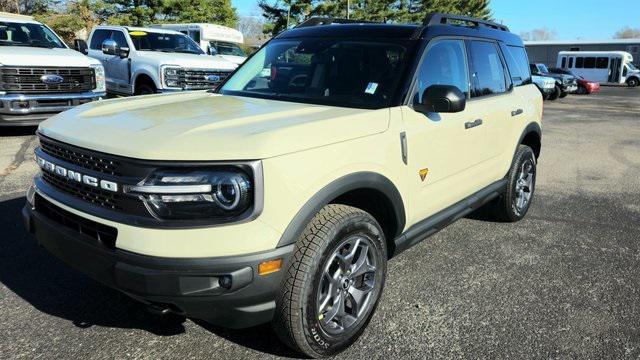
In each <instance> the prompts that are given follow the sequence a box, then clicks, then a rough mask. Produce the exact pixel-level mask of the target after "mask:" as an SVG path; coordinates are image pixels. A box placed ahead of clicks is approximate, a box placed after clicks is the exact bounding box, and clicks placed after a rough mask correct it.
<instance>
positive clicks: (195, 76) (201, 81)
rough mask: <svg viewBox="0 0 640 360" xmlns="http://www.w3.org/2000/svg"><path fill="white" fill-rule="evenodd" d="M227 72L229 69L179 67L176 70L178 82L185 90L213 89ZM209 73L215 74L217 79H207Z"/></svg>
mask: <svg viewBox="0 0 640 360" xmlns="http://www.w3.org/2000/svg"><path fill="white" fill-rule="evenodd" d="M229 74H231V71H220V70H200V69H181V70H180V71H179V72H178V76H179V80H178V83H179V85H180V87H181V88H183V89H185V90H203V89H213V88H215V87H216V86H217V85H218V84H219V83H220V82H222V81H223V80H224V79H226V78H227V76H229ZM210 75H214V76H217V77H218V78H219V79H218V81H210V80H208V79H207V77H208V76H210Z"/></svg>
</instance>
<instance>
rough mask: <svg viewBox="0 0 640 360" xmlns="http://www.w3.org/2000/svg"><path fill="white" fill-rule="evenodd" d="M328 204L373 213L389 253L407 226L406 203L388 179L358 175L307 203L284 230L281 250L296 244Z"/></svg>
mask: <svg viewBox="0 0 640 360" xmlns="http://www.w3.org/2000/svg"><path fill="white" fill-rule="evenodd" d="M328 204H343V205H349V206H353V207H357V208H359V209H362V210H364V211H367V212H368V213H370V214H371V215H372V216H373V217H374V218H375V219H376V220H377V221H378V223H380V226H381V227H382V229H383V231H384V233H385V237H386V242H387V250H390V251H389V252H388V253H389V254H393V251H392V250H393V247H394V246H395V243H394V239H395V238H396V237H397V236H399V235H400V233H401V232H402V230H403V229H404V226H405V221H406V219H405V211H404V202H403V200H402V196H401V195H400V192H399V191H398V189H397V188H396V186H395V185H394V184H393V183H392V182H391V180H389V179H388V178H387V177H385V176H383V175H381V174H378V173H374V172H357V173H353V174H349V175H346V176H343V177H341V178H339V179H337V180H334V181H333V182H331V183H329V184H328V185H326V186H325V187H323V188H322V189H321V190H320V191H318V192H317V193H316V194H315V195H314V196H312V197H311V199H309V201H307V202H306V203H305V204H304V205H303V206H302V208H301V209H300V210H299V211H298V213H297V214H296V215H295V216H294V218H293V219H292V220H291V222H290V223H289V225H288V226H287V228H286V229H285V231H284V233H283V234H282V237H281V238H280V241H279V242H278V247H281V246H286V245H290V244H293V243H295V242H296V241H297V240H298V238H299V237H300V234H302V232H303V231H304V229H305V227H306V226H307V224H308V223H309V222H310V221H311V219H313V217H314V216H315V215H316V214H317V213H318V211H320V209H322V207H324V206H325V205H328Z"/></svg>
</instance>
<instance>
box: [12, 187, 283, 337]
mask: <svg viewBox="0 0 640 360" xmlns="http://www.w3.org/2000/svg"><path fill="white" fill-rule="evenodd" d="M32 198H35V200H36V201H33V203H34V204H33V205H32V204H31V203H29V202H28V203H27V204H26V206H25V207H24V208H23V210H22V216H23V220H24V224H25V226H26V228H27V229H28V230H29V232H31V233H33V234H34V235H35V237H36V238H37V240H38V243H39V244H40V245H42V246H43V247H45V248H46V249H47V250H49V251H50V252H51V253H52V254H53V255H55V256H56V257H58V258H59V259H61V260H62V261H64V262H66V263H67V264H68V265H70V266H71V267H73V268H75V269H77V270H79V271H80V272H82V273H85V274H86V275H88V276H90V277H92V278H94V279H95V280H98V281H100V282H102V283H103V284H105V285H107V286H110V287H112V288H115V289H117V290H120V291H122V292H124V293H126V294H127V295H129V296H131V297H133V298H135V299H137V300H139V301H142V302H144V303H146V304H148V305H149V306H150V308H151V309H152V310H155V311H157V312H160V313H167V312H172V313H177V314H182V315H186V316H188V317H192V318H197V319H202V320H205V321H207V322H210V323H213V324H217V325H221V326H225V327H230V328H245V327H250V326H254V325H258V324H261V323H265V322H268V321H270V320H271V319H272V318H273V313H274V310H275V298H276V292H277V290H278V288H279V286H280V282H281V280H282V276H283V273H284V269H285V268H286V264H287V261H288V259H289V256H290V254H291V252H292V250H293V246H292V245H291V246H286V247H281V248H277V249H275V250H271V251H267V252H261V253H254V254H247V255H240V256H227V257H217V258H164V257H154V256H146V255H141V254H135V253H131V252H128V251H124V250H120V249H117V248H116V247H115V246H109V244H107V243H105V242H103V241H100V240H99V239H97V238H96V237H92V236H89V235H86V234H89V233H90V229H91V226H90V224H88V223H85V222H83V221H87V219H78V216H77V215H74V214H71V215H69V214H70V213H68V212H66V211H65V210H63V209H61V208H59V207H57V206H55V205H54V204H52V203H49V202H47V201H46V200H45V199H44V198H40V197H39V195H37V194H35V195H32ZM40 201H44V202H45V203H42V204H41V203H39V202H40ZM49 206H53V207H54V210H55V211H59V212H58V213H55V216H52V215H51V210H50V208H49ZM65 213H66V214H65ZM65 216H71V217H65ZM73 216H75V218H73ZM74 219H75V220H74ZM278 258H281V259H283V268H282V269H281V270H280V271H278V272H275V273H272V274H269V275H265V276H261V275H258V265H259V264H260V263H261V262H263V261H266V260H272V259H278Z"/></svg>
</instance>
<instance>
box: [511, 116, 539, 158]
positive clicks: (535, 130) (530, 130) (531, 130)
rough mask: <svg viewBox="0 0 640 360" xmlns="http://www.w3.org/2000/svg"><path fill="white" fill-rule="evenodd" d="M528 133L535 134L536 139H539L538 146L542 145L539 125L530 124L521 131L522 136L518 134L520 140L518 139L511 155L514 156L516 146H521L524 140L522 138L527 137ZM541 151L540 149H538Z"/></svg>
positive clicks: (535, 123)
mask: <svg viewBox="0 0 640 360" xmlns="http://www.w3.org/2000/svg"><path fill="white" fill-rule="evenodd" d="M530 133H535V134H536V135H538V139H540V144H542V128H540V124H538V123H537V122H531V123H529V125H527V126H526V127H525V128H524V130H522V134H520V138H519V139H518V142H517V143H516V146H515V149H514V150H513V155H514V156H515V155H516V152H517V151H518V145H520V144H522V141H523V140H524V138H525V137H526V136H527V135H529V134H530ZM540 150H541V151H542V149H540Z"/></svg>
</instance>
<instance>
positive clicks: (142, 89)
mask: <svg viewBox="0 0 640 360" xmlns="http://www.w3.org/2000/svg"><path fill="white" fill-rule="evenodd" d="M156 92H157V91H156V87H155V86H154V85H152V84H147V83H141V84H139V85H138V86H136V95H149V94H155V93H156Z"/></svg>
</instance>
